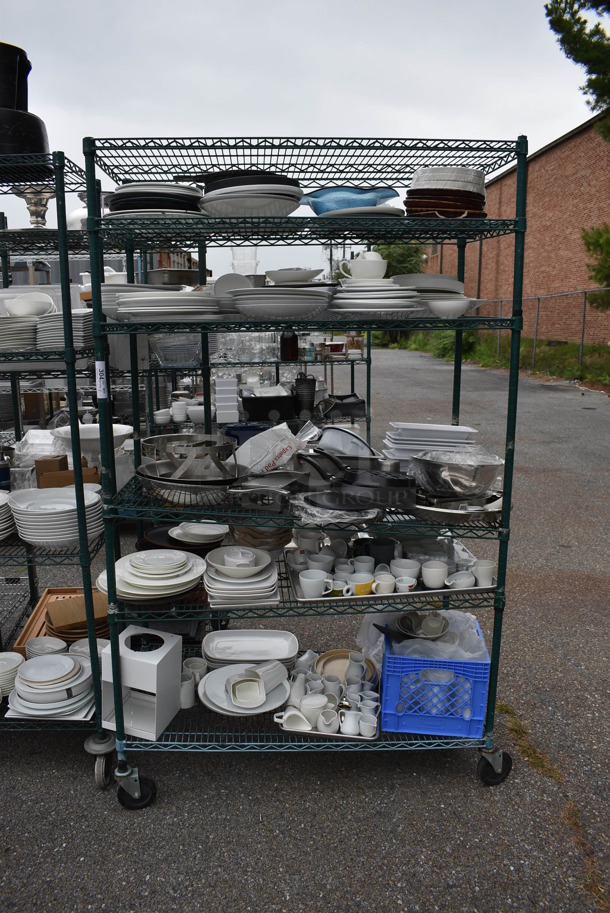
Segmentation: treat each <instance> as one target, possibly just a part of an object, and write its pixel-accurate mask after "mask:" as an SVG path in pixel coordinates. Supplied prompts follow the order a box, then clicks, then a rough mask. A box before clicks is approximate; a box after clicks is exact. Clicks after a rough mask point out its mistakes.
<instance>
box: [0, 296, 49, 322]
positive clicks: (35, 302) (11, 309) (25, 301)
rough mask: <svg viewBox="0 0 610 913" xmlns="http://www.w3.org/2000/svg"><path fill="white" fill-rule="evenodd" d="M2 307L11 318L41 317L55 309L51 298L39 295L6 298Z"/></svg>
mask: <svg viewBox="0 0 610 913" xmlns="http://www.w3.org/2000/svg"><path fill="white" fill-rule="evenodd" d="M4 306H5V308H6V312H7V314H10V316H11V317H43V316H44V315H45V314H48V313H49V312H50V311H52V310H54V308H55V304H54V302H53V299H52V298H51V296H50V295H44V294H41V293H37V294H36V295H35V296H33V297H30V296H29V295H20V296H19V298H7V299H6V301H5V302H4Z"/></svg>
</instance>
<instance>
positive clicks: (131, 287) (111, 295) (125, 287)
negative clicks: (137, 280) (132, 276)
mask: <svg viewBox="0 0 610 913" xmlns="http://www.w3.org/2000/svg"><path fill="white" fill-rule="evenodd" d="M179 291H180V286H178V285H164V286H158V285H144V284H142V285H139V284H137V285H136V284H134V283H133V282H121V283H118V282H112V283H108V282H104V283H103V285H102V311H103V312H104V314H105V315H106V317H110V318H111V320H116V313H117V310H118V307H119V295H121V296H122V297H127V296H128V295H144V294H146V295H165V294H166V293H167V292H179Z"/></svg>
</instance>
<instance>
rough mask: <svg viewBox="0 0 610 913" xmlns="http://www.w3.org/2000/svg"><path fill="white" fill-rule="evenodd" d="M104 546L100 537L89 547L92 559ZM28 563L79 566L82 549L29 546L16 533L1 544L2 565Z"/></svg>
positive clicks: (0, 558)
mask: <svg viewBox="0 0 610 913" xmlns="http://www.w3.org/2000/svg"><path fill="white" fill-rule="evenodd" d="M103 544H104V537H103V536H98V537H97V539H95V541H94V542H92V543H91V544H90V545H89V554H90V556H91V557H92V558H94V557H95V556H96V555H97V553H98V552H99V550H100V549H101V547H102V545H103ZM27 563H32V564H36V565H41V566H42V565H48V566H55V567H59V566H65V565H73V564H79V563H80V549H79V548H78V546H74V547H73V548H65V549H61V551H58V550H56V549H53V548H45V547H43V546H39V545H29V544H28V543H27V542H24V541H23V540H22V539H20V538H19V536H18V535H17V534H16V533H14V534H13V535H12V536H11V537H10V538H8V539H5V540H3V541H2V542H0V564H3V565H4V566H6V567H18V566H21V565H23V564H27Z"/></svg>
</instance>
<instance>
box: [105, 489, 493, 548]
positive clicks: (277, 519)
mask: <svg viewBox="0 0 610 913" xmlns="http://www.w3.org/2000/svg"><path fill="white" fill-rule="evenodd" d="M104 514H105V516H106V517H108V518H121V517H129V518H132V519H135V520H150V521H152V522H165V523H169V522H170V521H171V522H174V523H181V522H183V521H186V520H189V519H194V520H195V519H198V518H201V517H203V516H205V517H207V518H212V517H213V518H214V519H216V520H218V521H219V522H221V523H230V524H232V525H233V526H260V527H261V528H264V529H286V528H292V527H298V526H304V525H306V524H303V523H300V521H299V519H298V518H297V517H295V516H292V515H291V514H273V513H269V512H263V511H259V512H253V511H245V510H238V509H236V508H234V507H228V506H226V505H216V506H215V507H212V506H208V507H205V506H203V507H202V506H197V505H196V504H192V503H191V499H190V497H189V495H188V494H184V496H183V498H182V499H180V498H178V497H176V500H175V501H174V502H173V503H171V504H170V503H169V502H167V501H165V500H164V499H163V498H162V497H160V496H155V495H153V494H151V492H150V491H148V490H147V489H146V488H145V486H143V485H142V484H141V482H140V480H139V479H137V478H133V479H131V480H130V481H129V482H128V483H127V484H126V485H125V486H124V487H123V488H121V490H120V491H119V492H118V493H117V494H116V495H115V496H114V497H113V498H112V499H110V500H105V502H104ZM328 528H329V529H330V528H332V524H331V523H329V524H328ZM341 528H344V527H341ZM352 528H353V530H354V533H356V532H357V531H358V530H359V529H360V526H359V525H358V524H357V523H354V524H353V527H352ZM366 528H367V530H369V531H370V532H372V533H378V534H379V535H392V534H401V533H405V534H406V533H408V534H411V535H426V534H433V535H439V531H441V530H448V529H451V531H452V532H453V533H454V534H455V535H456V536H459V537H460V538H464V539H498V538H499V537H501V536H502V535H503V534H504V533H505V532H506V531H505V530H503V529H502V528H501V526H500V524H499V523H498V522H496V521H493V520H471V521H469V522H468V523H455V524H451V525H448V524H447V523H440V522H439V523H434V522H432V521H429V520H421V519H418V518H417V517H415V516H413V515H412V514H408V513H404V512H401V511H388V512H386V515H385V517H384V518H383V519H382V520H379V521H377V522H372V523H371V522H368V521H367V523H366Z"/></svg>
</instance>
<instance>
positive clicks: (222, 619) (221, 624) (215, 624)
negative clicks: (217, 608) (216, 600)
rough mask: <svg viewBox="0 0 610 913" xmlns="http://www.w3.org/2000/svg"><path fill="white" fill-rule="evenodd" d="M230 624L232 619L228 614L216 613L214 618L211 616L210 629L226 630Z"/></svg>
mask: <svg viewBox="0 0 610 913" xmlns="http://www.w3.org/2000/svg"><path fill="white" fill-rule="evenodd" d="M230 624H231V619H230V617H229V616H227V615H225V616H219V615H216V616H214V618H210V630H212V631H226V630H227V628H228V627H229V625H230Z"/></svg>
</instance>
